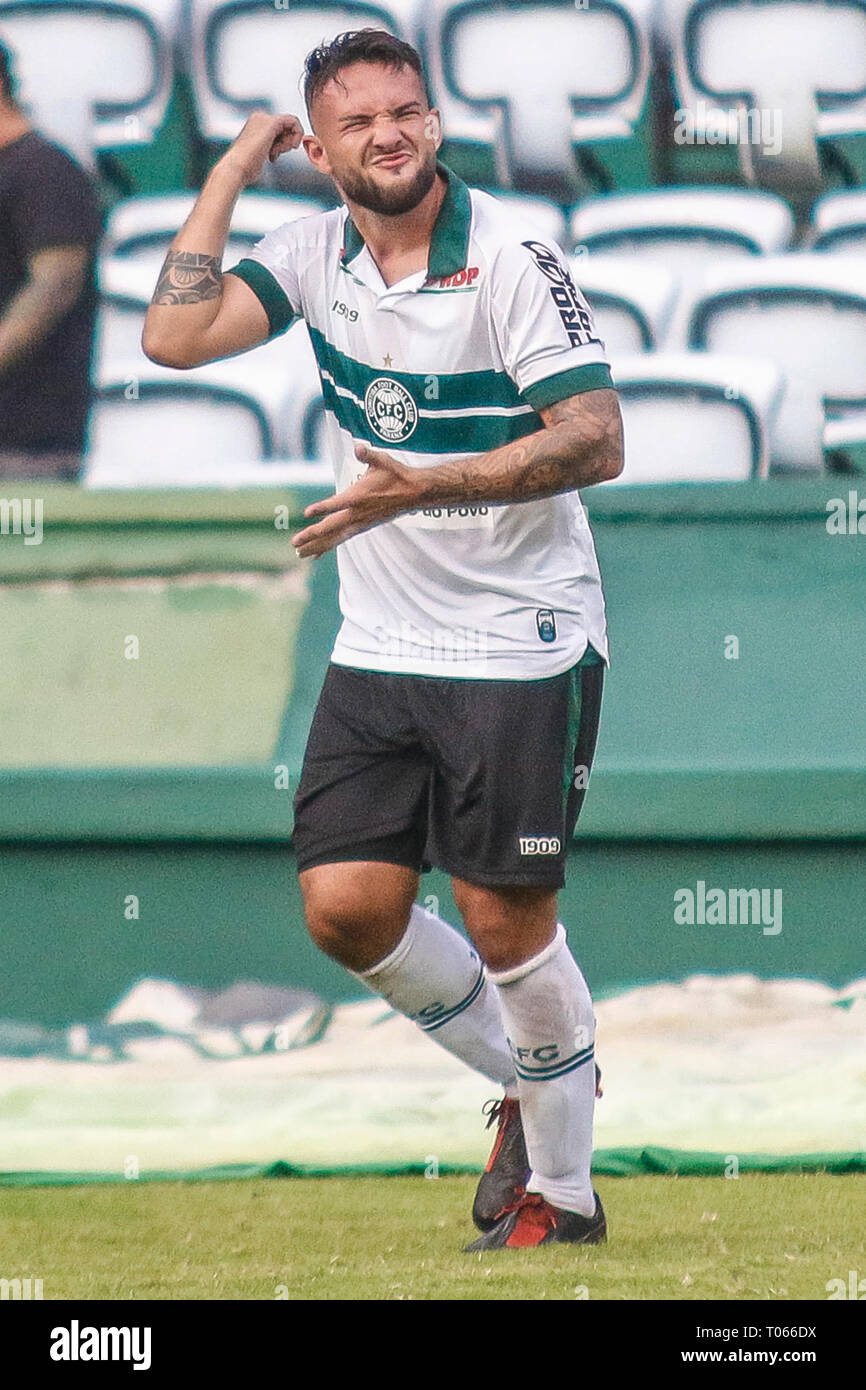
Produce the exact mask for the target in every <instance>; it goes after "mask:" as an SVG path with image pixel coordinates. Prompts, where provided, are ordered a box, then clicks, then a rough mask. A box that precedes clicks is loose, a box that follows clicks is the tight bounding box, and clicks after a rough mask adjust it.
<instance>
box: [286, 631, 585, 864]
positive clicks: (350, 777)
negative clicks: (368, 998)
mask: <svg viewBox="0 0 866 1390" xmlns="http://www.w3.org/2000/svg"><path fill="white" fill-rule="evenodd" d="M603 677H604V665H603V663H602V662H601V659H600V658H599V657H598V656H597V654H596V653H595V652H594V651H592V649H591V648H590V649H589V652H588V654H587V656H586V657H584V658H583V660H582V661H581V663H580V664H579V665H577V666H574V667H572V668H571V670H569V671H565V672H563V674H562V675H559V676H551V677H549V678H547V679H544V680H535V681H513V680H461V679H454V678H451V677H447V676H406V675H393V674H391V673H388V672H380V671H363V670H358V669H356V668H355V667H348V666H338V665H335V664H333V663H332V664H331V665H330V666H329V667H328V673H327V676H326V677H325V683H324V685H323V687H322V693H321V695H320V697H319V703H318V706H317V708H316V713H315V715H314V717H313V722H312V726H311V728H310V736H309V740H308V743H307V751H306V756H305V758H304V766H303V770H302V772H301V780H300V784H299V786H298V791H297V794H296V796H295V827H294V833H293V842H294V847H295V852H296V856H297V866H298V870H299V871H303V870H304V869H309V868H312V867H313V866H314V865H317V864H332V863H340V862H344V861H347V860H377V861H381V862H385V863H391V864H404V865H406V866H407V867H408V868H412V869H415V870H417V871H418V872H423V871H426V870H427V869H429V868H431V867H432V866H434V865H435V866H436V867H438V868H441V869H444V870H445V872H446V873H448V874H453V875H455V876H456V877H457V878H462V879H465V880H466V881H467V882H469V883H478V884H481V885H487V886H490V887H497V886H506V885H509V884H525V885H529V886H535V885H537V886H539V887H548V888H561V887H562V886H563V884H564V883H565V862H566V849H567V845H568V843H569V841H570V840H571V837H572V834H573V831H574V826H575V822H576V820H577V817H578V813H579V811H580V808H581V805H582V802H583V798H584V795H585V791H586V783H587V779H588V776H589V769H590V767H591V765H592V758H593V754H594V752H595V743H596V736H597V734H598V721H599V712H600V707H601V692H602V683H603Z"/></svg>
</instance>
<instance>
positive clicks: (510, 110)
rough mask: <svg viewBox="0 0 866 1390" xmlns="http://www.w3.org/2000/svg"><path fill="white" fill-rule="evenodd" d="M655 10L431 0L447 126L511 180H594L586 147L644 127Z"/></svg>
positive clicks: (562, 193) (561, 191) (560, 183)
mask: <svg viewBox="0 0 866 1390" xmlns="http://www.w3.org/2000/svg"><path fill="white" fill-rule="evenodd" d="M650 9H651V5H650V0H628V3H627V4H620V3H615V4H614V3H609V0H599V3H593V4H592V5H591V6H590V5H588V4H585V3H580V4H575V3H574V0H561V3H538V4H536V3H533V0H526V2H525V3H521V4H517V5H515V4H507V3H499V4H497V3H492V4H478V3H476V0H429V3H427V4H426V6H425V7H424V11H423V18H422V21H421V22H422V25H423V46H424V54H425V58H426V63H427V69H428V72H429V74H430V80H431V85H432V87H433V93H434V97H435V100H436V104H437V105H438V106H439V108H440V110H441V111H442V116H443V122H444V128H445V134H446V136H447V137H448V139H449V140H455V141H460V142H464V143H466V144H467V145H470V146H476V147H482V148H483V149H484V150H485V151H487V153H488V155H489V160H490V163H491V165H492V167H493V169H494V170H495V175H494V176H495V181H496V184H497V185H498V186H500V187H502V188H512V187H520V188H525V189H527V190H531V191H538V192H546V193H550V194H552V195H554V196H557V197H562V198H563V200H565V199H568V198H571V197H573V196H574V194H575V192H577V191H579V190H580V189H581V187H584V186H585V182H584V179H583V176H582V174H581V173H580V171H579V167H578V164H577V162H576V160H575V152H574V147H575V146H577V145H591V144H592V143H593V142H595V141H601V140H627V139H629V138H630V137H632V135H633V134H634V129H635V126H636V125H637V123H638V121H639V119H640V116H641V113H642V111H643V109H644V104H645V98H646V92H647V83H648V79H649V71H650V55H649V14H650Z"/></svg>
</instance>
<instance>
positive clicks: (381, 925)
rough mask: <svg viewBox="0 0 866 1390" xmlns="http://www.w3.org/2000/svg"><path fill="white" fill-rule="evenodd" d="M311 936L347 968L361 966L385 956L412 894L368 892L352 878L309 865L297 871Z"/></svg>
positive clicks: (399, 929) (405, 916)
mask: <svg viewBox="0 0 866 1390" xmlns="http://www.w3.org/2000/svg"><path fill="white" fill-rule="evenodd" d="M300 882H301V891H302V894H303V899H304V915H305V917H306V922H307V930H308V932H309V934H310V937H311V938H312V940H313V941H314V943H315V944H316V946H317V947H318V948H319V950H320V951H323V952H324V954H325V955H327V956H331V957H332V958H333V959H334V960H337V961H339V962H340V964H341V965H345V966H346V967H347V968H348V969H350V970H352V969H355V970H357V969H363V968H366V967H367V966H369V965H372V964H375V963H376V961H377V960H379V959H381V957H383V956H384V955H386V954H387V952H388V950H389V949H391V948H392V946H393V945H395V944H396V942H397V940H399V937H400V935H401V934H402V931H403V930H405V926H406V922H407V921H408V917H409V908H410V906H411V898H409V900H408V902H407V901H404V900H403V899H404V897H405V896H406V895H405V894H401V895H398V897H397V898H396V899H394V900H393V901H392V898H393V895H391V894H388V893H387V892H380V893H372V892H371V891H369V888H368V887H367V886H366V885H365V884H363V883H356V882H355V881H353V879H352V878H351V876H348V877H347V876H340V875H334V874H329V873H327V872H321V871H319V870H316V869H313V870H308V871H307V872H306V873H303V874H301V875H300Z"/></svg>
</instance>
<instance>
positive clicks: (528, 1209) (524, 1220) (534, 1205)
mask: <svg viewBox="0 0 866 1390" xmlns="http://www.w3.org/2000/svg"><path fill="white" fill-rule="evenodd" d="M515 1206H516V1209H517V1220H516V1221H515V1223H514V1229H513V1230H512V1232H511V1235H510V1236H509V1237H508V1243H509V1245H538V1244H539V1243H540V1241H541V1239H542V1237H543V1236H546V1235H547V1232H548V1231H550V1230H555V1229H556V1217H555V1216H554V1214H553V1211H552V1209H551V1207H550V1204H549V1203H548V1202H546V1201H545V1200H544V1198H543V1197H542V1196H541V1193H540V1192H527V1193H524V1195H523V1197H522V1198H521V1200H520V1201H519V1202H516V1203H515ZM536 1233H537V1234H538V1239H537V1240H533V1239H532V1238H531V1237H532V1236H534V1235H535V1234H536ZM514 1237H517V1239H514ZM527 1237H529V1239H527Z"/></svg>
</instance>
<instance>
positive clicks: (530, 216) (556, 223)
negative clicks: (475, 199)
mask: <svg viewBox="0 0 866 1390" xmlns="http://www.w3.org/2000/svg"><path fill="white" fill-rule="evenodd" d="M479 186H480V185H479ZM484 191H485V192H486V193H492V194H493V196H494V198H499V199H500V200H501V201H502V202H503V203H504V204H505V206H506V207H509V208H512V209H513V210H514V212H516V213H519V214H520V216H521V217H522V218H524V219H525V220H526V221H527V222H528V223H530V224H533V223H534V225H535V227H536V228H537V230H538V231H539V232H540V233H541V234H542V236H545V237H553V240H554V241H555V242H556V243H557V245H558V246H561V247H563V248H564V247H565V243H566V237H567V232H566V221H565V213H564V212H563V210H562V208H561V207H560V205H559V203H554V202H553V201H552V200H551V199H550V198H541V197H538V196H537V195H535V194H532V193H518V192H516V191H515V190H514V189H512V188H486V189H485V190H484Z"/></svg>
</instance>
